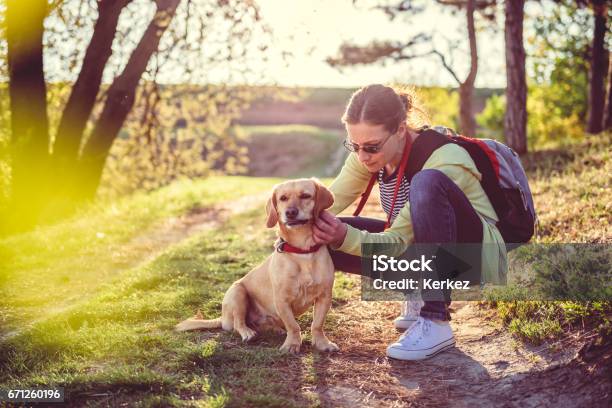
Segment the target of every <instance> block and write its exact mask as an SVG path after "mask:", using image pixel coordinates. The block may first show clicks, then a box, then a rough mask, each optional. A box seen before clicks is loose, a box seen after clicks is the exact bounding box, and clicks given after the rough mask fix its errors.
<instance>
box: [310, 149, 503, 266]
mask: <svg viewBox="0 0 612 408" xmlns="http://www.w3.org/2000/svg"><path fill="white" fill-rule="evenodd" d="M423 168H424V169H425V168H428V169H437V170H439V171H441V172H443V173H444V174H446V175H447V176H448V177H449V178H450V179H451V180H453V182H454V183H455V184H457V186H458V187H459V188H460V189H461V190H462V191H463V192H464V193H466V196H468V198H469V199H470V202H472V205H474V207H475V208H476V210H477V211H478V210H479V207H483V208H485V209H486V207H487V206H488V207H491V204H490V203H489V202H488V199H487V198H486V195H485V194H484V191H482V187H481V186H480V183H479V181H478V180H479V178H480V173H479V172H478V170H477V169H476V166H475V164H474V162H473V160H472V159H471V157H470V156H469V154H468V153H467V152H466V151H465V149H463V148H461V147H459V146H455V145H446V146H443V147H441V148H440V149H437V150H436V151H435V152H434V153H433V154H432V155H431V157H430V158H429V160H427V162H426V163H425V165H424V166H423ZM491 208H492V207H491ZM336 221H337V222H339V223H340V224H342V225H341V226H339V225H336V222H335V221H332V220H329V219H328V220H327V222H326V223H325V224H327V225H325V224H321V220H319V221H318V222H317V224H316V225H317V229H318V230H319V231H323V234H320V233H319V231H317V230H315V236H317V235H321V236H324V237H326V238H328V239H327V240H326V241H327V242H325V241H324V240H321V241H320V242H321V243H328V244H329V245H330V246H331V247H332V248H333V249H336V250H338V251H341V252H346V253H349V254H352V255H358V256H360V255H361V244H362V243H384V244H399V245H394V246H393V247H392V248H393V249H397V250H398V253H397V254H393V255H400V254H401V253H402V252H403V251H405V250H406V248H407V246H408V245H409V244H411V243H412V242H413V241H414V231H413V229H412V218H411V215H410V203H406V205H405V206H404V207H403V208H402V209H401V210H400V212H399V214H398V216H397V217H396V218H395V220H394V222H393V224H392V225H391V227H390V228H389V229H387V230H386V231H385V232H379V233H372V232H368V231H361V230H359V229H357V228H354V227H352V226H350V225H346V224H343V223H341V222H340V221H339V220H336ZM316 238H319V237H318V236H317V237H316ZM402 248H403V249H402ZM400 250H401V251H400Z"/></svg>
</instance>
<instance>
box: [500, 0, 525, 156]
mask: <svg viewBox="0 0 612 408" xmlns="http://www.w3.org/2000/svg"><path fill="white" fill-rule="evenodd" d="M524 5H525V0H512V1H509V0H507V1H506V2H505V14H506V21H505V28H504V31H505V41H506V82H507V84H506V116H505V118H504V131H505V134H506V142H507V143H508V145H509V146H510V147H511V148H513V149H514V150H515V151H516V152H517V153H519V154H524V153H527V83H526V80H525V47H524V45H523V7H524Z"/></svg>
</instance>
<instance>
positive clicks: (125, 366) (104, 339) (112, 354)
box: [0, 178, 353, 407]
mask: <svg viewBox="0 0 612 408" xmlns="http://www.w3.org/2000/svg"><path fill="white" fill-rule="evenodd" d="M218 181H219V180H214V179H211V180H206V181H204V182H202V185H200V183H195V184H193V185H190V186H189V188H187V189H185V190H184V189H183V188H181V189H180V190H181V192H177V191H176V190H172V189H171V190H169V191H166V192H158V193H155V194H152V195H150V196H149V197H148V198H149V200H145V197H144V196H143V197H140V198H138V200H139V201H138V202H139V203H140V204H144V203H145V201H146V202H148V203H149V204H150V206H151V207H152V208H158V210H156V211H159V212H158V213H157V215H158V216H160V215H161V214H163V215H170V214H173V213H174V212H173V211H175V210H176V211H178V207H180V206H177V207H174V206H170V207H166V206H165V205H163V204H162V203H158V202H157V201H158V200H159V201H166V200H167V199H168V198H169V197H170V196H172V195H174V197H175V198H176V199H177V200H178V199H179V197H180V196H181V195H182V194H186V191H192V190H194V189H195V190H197V191H198V192H199V194H204V193H205V192H207V191H208V189H209V188H213V187H214V188H218V187H219V186H217V185H216V183H217V182H218ZM244 181H245V180H244V179H237V178H235V179H234V178H230V179H227V180H226V183H224V187H223V189H222V191H225V193H224V194H220V195H219V196H218V197H215V198H214V199H209V200H208V201H205V202H206V204H203V201H202V200H203V199H202V197H200V196H199V194H197V195H196V196H197V197H199V198H198V199H197V200H196V199H194V200H192V201H191V205H198V206H200V205H213V204H214V203H215V202H217V200H220V199H222V198H224V199H227V198H230V197H233V196H234V190H233V187H232V183H233V182H236V183H238V184H244ZM251 181H253V180H250V179H249V182H251ZM276 181H277V180H274V179H257V180H255V181H254V185H252V186H250V187H246V188H247V189H248V188H252V189H253V191H255V190H261V189H262V188H268V187H269V186H270V185H272V184H273V183H274V182H276ZM209 182H210V183H211V184H208V183H209ZM176 188H177V187H174V189H176ZM171 191H173V192H174V193H172V194H171ZM188 196H189V195H188ZM140 200H145V201H140ZM188 201H189V200H188ZM259 204H261V205H262V206H263V202H262V203H259ZM189 207H190V206H187V207H186V208H189ZM118 208H119V210H118V211H119V213H120V215H117V216H116V217H115V219H114V221H113V224H114V227H113V229H112V230H109V229H106V230H105V232H106V233H108V234H109V235H110V237H109V239H114V238H115V237H120V238H121V239H122V240H123V241H125V240H126V239H127V238H128V237H129V236H130V235H131V234H130V233H129V232H128V231H131V228H132V227H131V226H129V224H130V223H131V220H132V219H133V218H139V217H140V216H141V215H140V214H138V211H142V208H144V207H142V206H137V205H135V203H131V202H126V203H123V205H119V207H118ZM128 208H129V209H132V210H133V211H134V213H131V215H132V217H129V216H128V215H129V214H128V213H124V212H123V211H124V209H126V210H127V209H128ZM183 209H185V208H183ZM128 212H129V211H128ZM142 216H143V217H145V216H144V215H142ZM105 218H106V215H105V214H104V213H96V212H94V213H90V217H89V219H88V221H87V224H91V226H90V227H89V228H88V229H87V230H89V231H95V230H96V229H97V228H98V227H102V226H104V221H105ZM145 218H146V217H145ZM264 218H265V215H264V213H263V211H262V210H261V208H260V206H259V205H257V206H256V208H255V209H253V210H248V211H246V212H244V213H242V214H240V215H237V216H235V217H232V218H231V220H230V221H227V222H225V223H223V224H222V225H220V226H219V227H217V228H213V229H211V230H207V231H204V232H202V233H200V234H198V235H196V236H193V237H191V238H188V239H187V240H185V241H183V242H181V243H180V244H177V245H175V246H172V247H170V248H168V249H167V250H166V251H164V252H163V253H161V254H160V255H159V256H157V257H156V258H155V259H153V260H152V261H150V262H147V263H145V264H142V265H139V266H136V267H133V268H130V269H127V270H125V271H123V272H121V273H120V274H119V275H117V276H115V277H114V279H108V277H104V278H99V281H100V282H99V284H98V285H92V286H90V287H88V288H87V289H86V290H88V291H89V292H90V296H88V297H87V298H86V299H85V300H83V301H75V302H74V303H73V304H71V305H70V306H69V307H67V308H66V309H64V310H62V311H59V312H57V313H52V314H49V315H44V316H43V318H41V319H39V320H38V321H37V322H36V323H34V324H32V325H31V326H26V325H25V323H26V322H27V321H25V320H24V319H25V317H26V315H19V316H17V317H15V319H17V320H18V321H16V323H20V324H21V325H22V327H23V330H22V331H21V332H19V334H17V335H14V336H12V337H9V338H7V339H5V340H4V341H2V342H1V343H0V361H2V362H3V364H2V368H1V369H0V389H6V388H9V387H33V386H37V385H45V386H51V385H61V386H63V387H64V388H65V390H66V394H67V402H68V404H70V405H84V404H87V405H91V406H109V405H111V406H118V405H121V404H128V405H134V404H137V403H138V404H140V405H142V406H210V407H215V406H245V405H248V406H265V407H269V406H278V407H287V406H304V405H318V404H319V401H318V400H317V397H314V396H313V395H312V394H310V393H308V392H307V391H304V392H302V391H301V390H300V389H299V387H298V384H299V386H300V387H306V388H307V386H308V385H309V384H312V383H313V382H314V381H315V380H316V378H314V377H313V376H312V371H313V368H312V366H313V362H312V355H311V354H310V353H302V354H301V355H300V356H298V357H290V358H286V357H283V358H280V354H279V353H280V352H279V351H278V347H279V346H280V345H281V344H282V341H283V338H282V336H276V335H272V334H269V335H267V334H264V335H262V336H261V337H260V338H259V339H258V340H257V341H256V346H255V347H254V346H252V345H249V346H246V345H243V344H242V343H241V341H240V340H239V337H237V336H235V335H232V334H228V333H219V332H218V331H213V332H198V333H175V332H173V331H172V327H173V326H174V325H175V324H176V323H177V322H178V321H179V320H181V319H183V318H185V317H187V316H189V315H191V314H193V313H194V311H195V310H196V309H197V308H200V309H201V310H202V313H203V314H204V315H205V316H210V317H212V316H217V315H219V313H220V302H221V299H222V296H223V293H224V291H225V290H226V289H227V287H228V286H229V284H230V282H232V281H234V280H236V279H237V278H239V277H241V276H243V275H244V273H245V272H246V271H248V270H249V269H250V268H251V267H253V266H254V265H256V264H257V263H259V262H261V261H262V260H263V259H264V258H265V256H267V255H268V254H269V251H270V248H271V245H272V242H273V240H274V231H273V230H271V229H270V230H269V229H265V228H262V227H261V226H262V225H263V224H264V222H265V219H264ZM79 219H80V218H78V219H74V220H72V221H67V222H66V223H65V224H64V225H58V226H55V227H50V228H48V230H44V229H41V230H39V231H37V232H36V233H35V234H34V235H31V236H30V237H29V238H34V237H37V238H38V239H40V240H42V237H43V236H48V235H47V234H49V235H51V236H53V235H54V234H58V233H60V232H61V231H64V230H68V229H70V228H73V227H74V224H73V223H75V222H78V220H79ZM151 221H152V219H151ZM106 222H107V220H106ZM142 222H143V225H144V224H146V223H145V222H144V221H142ZM94 226H95V227H96V228H94ZM114 231H116V232H114ZM113 234H116V235H113ZM27 241H28V237H15V238H12V242H13V243H14V244H16V245H19V244H21V245H25V242H27ZM4 244H5V246H4V248H5V250H7V248H6V243H4ZM92 245H93V247H92V248H87V245H85V246H84V247H76V246H71V247H70V248H71V249H70V251H68V252H65V253H64V256H75V255H76V256H77V257H78V256H83V257H84V258H86V259H88V261H87V260H86V259H82V261H81V262H84V263H85V262H90V263H95V262H102V261H103V259H102V258H101V254H102V253H103V252H104V251H105V250H106V249H105V246H104V245H103V244H101V243H97V241H95V240H94V241H93V242H92ZM87 249H91V251H88V250H87ZM14 250H16V249H15V248H14ZM20 250H22V251H25V250H26V248H23V247H21V249H20ZM49 250H50V249H49ZM48 255H49V254H48V253H46V252H45V253H44V254H39V256H38V257H37V258H38V264H37V265H36V268H33V269H34V270H39V271H41V273H42V271H46V272H47V274H48V276H49V278H50V279H49V281H50V282H55V284H54V285H51V286H50V287H48V288H46V291H53V290H59V289H60V288H61V287H65V286H70V285H72V281H69V282H63V281H62V280H61V279H60V280H56V279H54V277H57V276H63V274H65V273H66V271H65V270H64V269H63V268H64V265H57V264H55V263H54V262H53V261H47V260H46V257H47V256H48ZM33 258H34V255H32V259H31V260H30V262H33ZM59 258H60V256H58V257H57V258H54V259H59ZM15 264H16V263H15ZM15 264H13V265H14V266H13V267H9V268H8V269H10V270H11V272H12V274H11V282H14V281H16V280H20V279H25V277H26V276H27V275H28V273H27V272H26V271H22V270H21V269H20V268H19V267H18V266H17V265H15ZM32 265H33V264H32ZM81 273H82V274H88V273H90V274H92V275H94V276H96V275H97V272H95V271H94V270H89V269H83V270H82V272H81ZM7 285H9V283H8V282H5V286H4V290H5V297H4V298H3V301H2V303H3V307H5V308H7V309H12V308H14V307H15V305H16V304H19V299H20V298H22V295H21V294H18V293H15V292H14V291H9V290H8V288H7ZM352 285H353V282H352V281H350V280H348V279H346V278H344V277H342V276H339V277H338V281H337V290H336V293H335V294H334V297H335V302H336V303H337V302H343V301H344V300H345V299H346V298H347V296H348V291H349V290H350V288H351V286H352ZM42 298H43V296H41V301H44V304H45V305H47V306H49V305H52V304H53V302H54V301H55V300H56V299H55V298H54V297H52V299H51V300H49V299H44V300H43V299H42ZM41 313H43V314H44V307H43V308H42V310H41ZM310 320H311V314H306V315H304V316H303V317H302V318H301V319H300V323H301V325H302V327H303V328H307V327H308V325H309V323H310ZM327 324H328V325H330V324H331V325H333V324H334V316H333V315H331V316H330V318H329V319H328V321H327ZM308 341H309V337H308V335H306V336H305V342H306V344H305V346H304V347H305V348H306V350H308V349H309V346H308ZM287 367H291V368H292V369H291V370H283V368H287ZM283 372H291V373H292V376H290V377H286V376H285V375H284V374H282V373H283ZM247 390H248V392H247Z"/></svg>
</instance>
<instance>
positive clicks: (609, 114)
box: [604, 58, 612, 130]
mask: <svg viewBox="0 0 612 408" xmlns="http://www.w3.org/2000/svg"><path fill="white" fill-rule="evenodd" d="M609 60H610V64H609V66H608V99H607V100H606V114H605V117H604V129H605V130H608V129H612V58H609Z"/></svg>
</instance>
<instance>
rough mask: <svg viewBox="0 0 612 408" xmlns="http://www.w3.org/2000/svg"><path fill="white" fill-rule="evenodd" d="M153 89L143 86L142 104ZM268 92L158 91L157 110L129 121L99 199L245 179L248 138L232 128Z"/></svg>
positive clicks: (141, 111) (136, 113)
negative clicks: (219, 176) (216, 175)
mask: <svg viewBox="0 0 612 408" xmlns="http://www.w3.org/2000/svg"><path fill="white" fill-rule="evenodd" d="M154 87H155V84H147V85H145V86H143V87H142V89H141V92H140V98H143V99H147V98H151V97H152V95H153V88H154ZM268 91H270V90H261V89H259V90H256V89H255V88H249V87H223V86H213V85H210V86H202V87H194V86H188V85H176V86H167V87H162V88H158V89H157V90H156V92H158V96H155V98H156V102H155V103H154V104H155V106H154V107H150V106H149V107H147V106H146V105H147V104H146V103H144V104H141V105H140V106H137V107H135V109H134V110H133V111H132V113H131V115H130V117H129V118H128V120H127V121H126V124H125V126H124V127H123V129H122V131H121V133H120V135H119V137H118V138H117V140H116V141H115V143H114V144H113V147H112V148H111V151H110V154H109V157H108V160H107V163H106V167H105V170H104V174H103V176H102V182H101V185H100V188H99V191H98V194H99V195H101V196H105V197H109V196H111V197H112V196H117V195H123V194H128V193H132V192H134V191H137V190H143V191H150V190H153V189H156V188H159V187H161V186H164V185H166V184H168V183H170V182H171V181H173V180H175V179H178V178H181V177H188V178H193V177H203V176H206V175H208V174H210V173H211V172H222V173H225V174H244V173H246V171H247V165H248V155H247V148H246V147H245V146H244V142H243V139H244V135H243V134H241V133H240V132H239V130H238V129H235V128H232V127H231V124H232V121H233V120H234V119H235V118H236V117H237V116H238V115H239V114H240V112H241V110H242V109H245V108H246V107H247V106H248V105H249V104H250V103H251V101H252V99H253V98H254V97H255V96H256V94H258V93H260V92H268ZM146 115H150V116H151V117H149V118H147V117H146Z"/></svg>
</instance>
